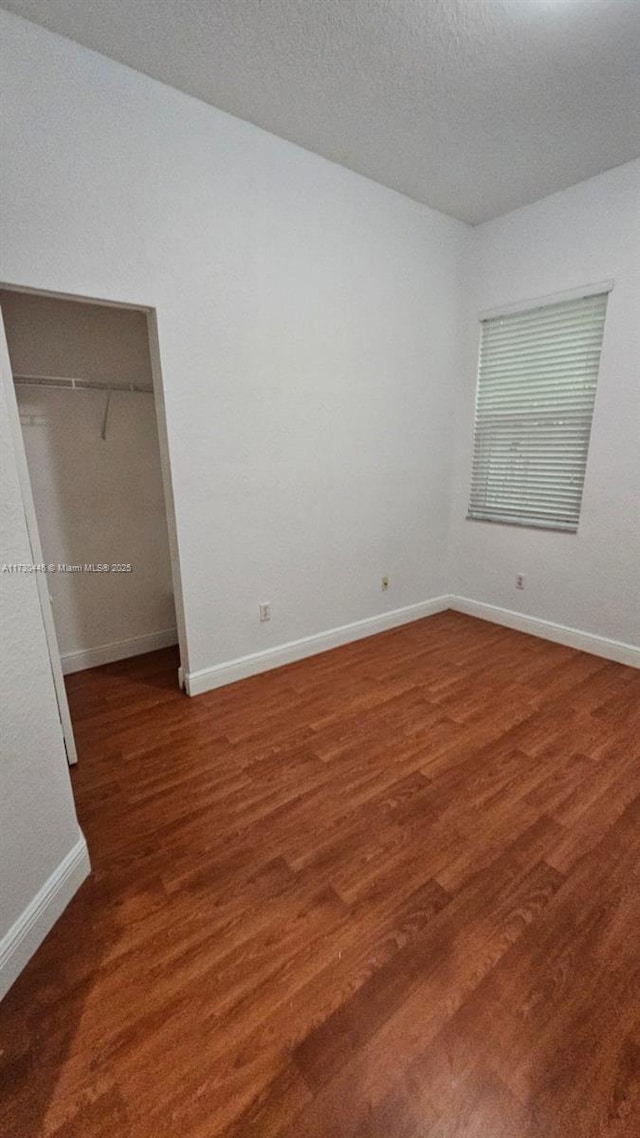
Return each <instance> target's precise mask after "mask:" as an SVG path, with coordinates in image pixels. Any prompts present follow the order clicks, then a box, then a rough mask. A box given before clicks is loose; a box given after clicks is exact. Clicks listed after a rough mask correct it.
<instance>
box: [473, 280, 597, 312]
mask: <svg viewBox="0 0 640 1138" xmlns="http://www.w3.org/2000/svg"><path fill="white" fill-rule="evenodd" d="M613 285H614V281H612V280H609V281H600V283H599V284H588V285H582V286H581V287H580V288H568V289H565V291H564V292H554V293H551V294H550V295H549V296H537V297H535V299H534V300H517V301H516V302H515V303H514V304H501V305H499V306H498V308H487V309H485V311H484V312H480V313H479V314H478V320H480V321H482V320H495V319H496V318H497V317H499V316H513V315H515V313H516V312H528V311H529V309H534V308H545V307H546V305H547V304H562V302H563V301H565V300H581V299H582V297H584V296H599V295H600V294H601V293H603V292H611V290H612V289H613Z"/></svg>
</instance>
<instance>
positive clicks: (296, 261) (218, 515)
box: [0, 12, 469, 670]
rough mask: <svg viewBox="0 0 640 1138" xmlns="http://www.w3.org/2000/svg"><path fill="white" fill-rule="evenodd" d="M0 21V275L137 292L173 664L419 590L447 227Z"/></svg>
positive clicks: (457, 272)
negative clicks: (165, 512) (148, 320)
mask: <svg viewBox="0 0 640 1138" xmlns="http://www.w3.org/2000/svg"><path fill="white" fill-rule="evenodd" d="M0 27H1V30H2V35H3V39H4V45H5V47H4V56H5V58H4V61H3V71H4V73H5V84H6V86H7V89H8V95H7V96H6V97H5V100H4V101H5V116H4V118H5V128H4V137H3V139H2V149H3V155H4V177H3V193H4V198H5V203H6V204H5V208H4V209H3V231H2V235H1V240H2V247H3V277H4V279H5V280H6V281H9V282H11V283H14V284H22V285H31V286H35V287H39V288H45V289H49V290H52V291H61V292H71V293H77V294H78V293H79V294H84V295H88V296H94V297H101V298H108V299H112V300H116V301H129V302H132V303H138V304H147V305H150V306H154V307H157V311H158V327H159V335H160V350H161V356H162V364H163V373H164V383H165V399H166V416H167V427H168V439H169V448H170V456H171V466H172V475H173V489H174V496H175V511H176V521H177V536H178V542H179V549H180V557H181V566H182V574H183V580H182V586H183V592H184V605H185V617H186V626H187V635H188V661H185V663H187V667H188V669H190V670H198V669H201V668H206V667H208V666H210V665H214V664H217V663H220V662H223V661H228V660H232V659H234V658H237V657H240V656H243V655H244V654H246V653H251V652H256V651H260V650H262V649H266V648H269V647H271V646H274V645H278V644H281V643H284V642H287V641H291V640H295V639H296V638H299V637H304V636H307V635H310V634H313V633H316V632H320V631H322V630H325V629H328V628H332V627H335V626H339V625H343V624H345V623H348V622H351V621H357V620H359V619H362V618H365V617H369V616H373V615H375V614H377V613H383V612H384V611H385V610H387V609H396V608H400V607H401V606H404V605H409V604H413V603H416V602H421V601H423V600H425V599H426V598H430V597H433V596H436V595H439V594H442V593H443V592H445V591H446V590H447V554H446V551H447V543H448V521H449V510H448V484H449V478H450V464H451V431H452V418H451V411H452V397H453V389H454V383H455V378H456V335H457V318H458V303H457V290H458V287H459V284H460V281H461V279H462V277H461V267H462V258H463V256H464V252H465V250H466V246H467V240H468V234H469V230H468V229H467V227H465V226H464V225H462V224H461V223H459V222H455V221H452V220H450V219H447V218H445V217H443V216H441V215H439V214H437V213H435V212H433V211H430V210H428V209H426V208H425V207H423V206H421V205H418V204H416V203H414V202H411V201H409V200H407V199H406V198H403V197H401V196H400V195H398V194H396V193H394V192H392V191H389V190H387V189H384V188H382V187H380V186H378V185H375V184H374V183H372V182H369V181H367V180H366V179H364V178H361V177H359V176H357V175H354V174H352V173H350V172H348V171H347V170H345V169H342V168H341V167H339V166H336V165H332V164H331V163H329V162H326V161H324V160H323V159H321V158H318V157H316V156H315V155H312V154H309V153H307V152H306V151H303V150H301V149H299V148H297V147H295V146H292V145H290V144H288V143H286V142H283V141H281V140H279V139H276V138H274V137H272V136H270V135H268V134H266V133H264V132H262V131H260V130H258V129H257V128H255V127H253V126H251V125H249V124H246V123H243V122H240V121H238V120H235V119H233V118H231V117H229V116H227V115H225V114H223V113H221V112H218V111H216V110H214V109H213V108H211V107H209V106H206V105H204V104H201V103H198V102H197V101H195V100H192V99H190V98H188V97H187V96H184V95H182V94H180V93H178V92H176V91H173V90H171V89H169V88H167V87H164V86H162V85H160V84H157V83H155V82H153V81H152V80H150V79H148V78H146V77H144V76H142V75H139V74H136V73H135V72H133V71H129V70H127V69H126V68H124V67H122V66H120V65H118V64H116V63H113V62H111V61H109V60H107V59H105V58H102V57H100V56H98V55H95V54H93V53H91V52H89V51H87V50H85V49H84V48H81V47H79V46H77V45H75V44H72V43H70V42H68V41H66V40H63V39H61V38H58V37H56V36H53V35H51V34H50V33H48V32H47V31H45V30H43V29H42V28H37V27H35V26H33V25H31V24H28V23H26V22H22V21H20V20H18V19H16V18H14V17H10V16H8V15H7V14H6V13H4V12H2V13H0ZM27 138H28V140H29V144H28V145H25V139H27ZM383 573H386V574H389V576H390V578H391V588H390V590H389V592H388V593H385V594H383V593H382V592H381V589H380V577H381V575H382V574H383ZM261 601H271V603H272V613H273V615H272V620H271V623H270V624H262V625H261V624H260V623H259V621H258V604H259V602H261Z"/></svg>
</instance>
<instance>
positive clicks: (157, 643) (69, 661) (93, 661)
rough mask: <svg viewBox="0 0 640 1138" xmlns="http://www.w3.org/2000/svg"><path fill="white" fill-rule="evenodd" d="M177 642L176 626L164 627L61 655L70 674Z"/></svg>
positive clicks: (67, 673)
mask: <svg viewBox="0 0 640 1138" xmlns="http://www.w3.org/2000/svg"><path fill="white" fill-rule="evenodd" d="M177 643H178V633H177V632H176V630H175V628H163V629H162V630H161V631H160V632H148V633H147V634H146V636H132V637H131V639H129V640H116V641H114V642H113V643H112V644H100V645H99V646H98V647H97V648H80V649H78V650H77V651H76V652H65V654H64V655H63V656H61V657H60V659H61V660H62V671H63V672H64V674H65V676H68V675H69V673H70V672H81V671H83V670H84V669H85V668H97V667H99V666H100V664H112V663H113V662H114V661H115V660H126V659H127V658H128V657H129V656H141V655H142V653H143V652H155V651H156V650H157V649H158V648H169V647H170V646H171V645H173V644H177Z"/></svg>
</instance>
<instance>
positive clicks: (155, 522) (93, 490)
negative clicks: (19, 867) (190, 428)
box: [0, 287, 184, 763]
mask: <svg viewBox="0 0 640 1138" xmlns="http://www.w3.org/2000/svg"><path fill="white" fill-rule="evenodd" d="M0 308H1V310H2V317H3V322H4V330H5V335H6V345H7V348H8V356H9V361H10V368H11V387H12V391H11V392H10V393H7V394H10V395H12V396H13V400H14V405H15V408H14V409H15V411H16V412H17V414H16V415H15V416H14V417H15V418H16V421H17V422H19V432H18V430H17V429H16V430H15V431H14V435H15V434H18V433H19V437H18V438H17V439H15V442H16V445H17V446H21V447H22V451H23V458H24V462H23V464H22V465H23V469H24V478H22V479H21V481H22V482H23V485H22V490H23V499H24V500H25V514H26V515H27V520H28V523H29V522H30V525H29V529H30V531H31V530H35V532H34V533H32V534H31V539H32V540H31V545H32V553H33V555H34V564H37V565H38V566H39V568H38V569H37V570H36V572H37V574H38V577H39V586H40V595H41V606H42V608H43V618H44V622H45V628H47V625H48V626H49V627H48V640H49V653H50V656H51V657H52V670H53V673H54V680H56V678H57V682H56V689H57V692H58V702H59V705H60V710H61V720H62V722H63V729H64V732H65V739H66V743H67V754H68V758H69V761H70V762H71V763H73V762H75V761H76V758H77V756H76V753H75V742H74V739H73V732H72V728H71V723H70V718H69V716H68V707H67V706H66V694H65V692H64V681H63V678H62V677H63V675H64V674H68V673H70V672H75V671H79V670H83V669H86V668H91V667H96V666H99V665H102V664H107V663H112V662H115V661H118V660H122V659H125V658H127V657H131V656H136V655H141V654H143V653H146V652H150V651H153V650H155V649H159V648H165V647H168V646H169V645H172V644H179V645H180V660H181V664H183V663H184V655H183V654H182V648H183V641H184V636H183V628H184V623H183V620H182V608H181V591H180V574H179V565H178V559H177V545H176V540H175V524H174V518H173V504H172V494H171V479H170V470H169V464H168V449H167V446H166V427H165V423H164V403H163V399H162V389H161V375H160V364H159V352H158V344H157V329H156V324H155V314H154V313H153V312H150V311H149V310H147V309H142V308H134V307H131V306H127V305H116V304H104V303H100V302H95V301H89V300H85V299H84V298H77V297H69V296H60V295H55V294H51V293H40V292H35V291H31V290H24V289H19V288H14V287H2V288H0ZM27 499H30V501H27ZM30 515H31V517H30ZM47 608H48V609H49V611H48V612H47V611H45V610H46V609H47ZM181 671H182V669H181V667H179V668H178V673H177V675H176V686H178V684H179V682H180V675H181ZM56 673H57V677H56ZM63 704H64V706H63ZM65 718H66V720H67V722H65Z"/></svg>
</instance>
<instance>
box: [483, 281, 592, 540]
mask: <svg viewBox="0 0 640 1138" xmlns="http://www.w3.org/2000/svg"><path fill="white" fill-rule="evenodd" d="M603 287H604V286H603ZM607 298H608V294H607V292H605V291H600V292H598V293H595V294H594V295H590V296H578V297H577V298H574V299H571V300H564V301H562V302H561V303H559V304H546V305H544V306H541V307H539V308H530V309H528V310H526V311H517V312H511V313H507V314H505V315H502V316H495V317H491V318H489V319H486V320H483V321H482V338H481V343H480V364H479V369H478V390H477V397H476V419H475V432H474V445H473V474H472V481H471V498H470V501H469V512H468V515H467V517H469V518H474V519H476V520H478V521H485V522H504V523H507V524H512V525H521V526H539V527H542V528H544V529H557V530H566V531H569V532H570V533H575V531H576V530H577V528H578V522H579V520H580V505H581V502H582V488H583V484H584V475H585V469H586V464H587V451H588V449H589V436H590V434H591V420H592V417H593V405H594V400H595V394H596V384H597V380H598V366H599V363H600V350H601V348H602V336H603V332H604V320H605V314H606V309H607Z"/></svg>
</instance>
